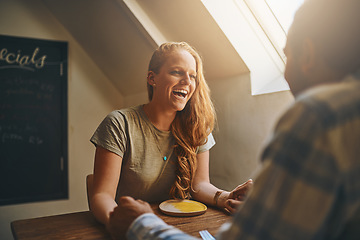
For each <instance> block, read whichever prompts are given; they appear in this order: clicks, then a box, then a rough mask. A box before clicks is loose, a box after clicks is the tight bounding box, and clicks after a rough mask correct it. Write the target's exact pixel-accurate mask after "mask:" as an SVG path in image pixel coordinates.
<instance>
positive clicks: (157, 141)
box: [143, 106, 173, 161]
mask: <svg viewBox="0 0 360 240" xmlns="http://www.w3.org/2000/svg"><path fill="white" fill-rule="evenodd" d="M143 109H144V113H145V116H146V117H147V119H148V120H149V123H150V124H149V128H150V131H151V133H152V135H153V136H154V138H155V141H156V147H157V149H158V151H159V153H160V156H161V159H162V160H164V161H166V160H168V159H169V158H170V157H171V155H172V151H171V152H170V154H165V155H163V154H162V151H161V149H160V142H159V137H158V135H157V134H156V133H155V132H154V129H153V128H155V126H154V125H153V124H152V123H151V121H150V119H149V117H148V115H147V114H146V111H145V106H144V107H143ZM172 145H173V143H172V141H171V142H170V144H169V146H171V147H170V150H171V148H172ZM166 155H169V156H166Z"/></svg>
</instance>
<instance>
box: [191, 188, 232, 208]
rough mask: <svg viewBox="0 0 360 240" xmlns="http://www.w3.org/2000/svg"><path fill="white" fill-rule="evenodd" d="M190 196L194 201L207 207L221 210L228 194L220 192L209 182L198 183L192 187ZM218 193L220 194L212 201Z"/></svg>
mask: <svg viewBox="0 0 360 240" xmlns="http://www.w3.org/2000/svg"><path fill="white" fill-rule="evenodd" d="M193 188H194V189H193V190H194V191H193V192H192V196H193V198H194V199H195V200H197V201H199V202H202V203H205V204H207V205H211V206H216V207H220V208H223V207H225V201H226V200H227V199H228V197H229V194H230V192H227V191H224V190H221V189H219V188H217V187H215V186H214V185H212V184H211V183H209V182H199V183H197V184H196V185H194V186H193ZM218 191H220V192H221V194H219V195H218V196H217V200H216V199H214V197H215V194H216V193H217V192H218Z"/></svg>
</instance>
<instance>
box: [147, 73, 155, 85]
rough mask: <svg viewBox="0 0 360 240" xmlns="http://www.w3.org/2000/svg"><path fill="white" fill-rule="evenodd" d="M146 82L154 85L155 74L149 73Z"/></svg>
mask: <svg viewBox="0 0 360 240" xmlns="http://www.w3.org/2000/svg"><path fill="white" fill-rule="evenodd" d="M147 82H148V83H149V84H150V85H151V86H154V85H155V73H154V72H153V71H149V72H148V74H147Z"/></svg>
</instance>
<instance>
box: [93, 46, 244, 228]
mask: <svg viewBox="0 0 360 240" xmlns="http://www.w3.org/2000/svg"><path fill="white" fill-rule="evenodd" d="M147 88H148V95H149V102H148V103H147V104H144V105H140V106H136V107H132V108H127V109H122V110H117V111H113V112H111V113H110V114H109V115H108V116H107V117H106V118H105V119H104V120H103V121H102V123H101V124H100V125H99V127H98V128H97V130H96V131H95V133H94V135H93V136H92V138H91V142H92V143H93V144H94V145H95V146H96V152H95V164H94V182H93V189H92V190H93V194H92V196H90V206H91V210H92V212H93V214H94V215H95V217H96V218H97V219H98V220H99V221H100V222H102V223H103V224H107V223H108V219H109V214H110V212H112V211H113V209H114V208H115V207H116V205H117V203H116V199H118V198H119V197H120V196H131V197H133V198H136V199H142V200H144V201H148V202H159V201H163V200H166V199H169V198H179V199H188V198H193V199H195V200H198V201H201V202H203V203H206V204H208V205H216V206H218V207H226V208H227V209H229V210H230V211H234V210H235V209H234V208H233V207H232V206H236V205H238V204H240V203H241V200H242V199H241V197H242V196H243V195H244V193H245V192H246V191H247V189H248V188H249V186H251V181H248V182H247V183H245V184H243V185H240V186H238V187H237V188H235V189H234V190H233V191H231V192H227V191H223V190H220V189H218V188H217V187H215V186H214V185H212V184H211V183H210V180H209V150H210V148H212V146H213V145H214V144H215V141H214V138H213V136H212V134H211V132H212V130H213V127H214V122H215V111H214V108H213V105H212V102H211V99H210V96H209V88H208V86H207V83H206V81H205V78H204V75H203V67H202V60H201V58H200V56H199V54H198V53H197V52H196V51H195V50H194V48H193V47H191V46H190V45H188V44H187V43H184V42H180V43H165V44H162V45H161V46H160V47H159V48H158V49H157V50H156V51H155V52H154V53H153V56H152V58H151V60H150V64H149V69H148V74H147Z"/></svg>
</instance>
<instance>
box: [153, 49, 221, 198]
mask: <svg viewBox="0 0 360 240" xmlns="http://www.w3.org/2000/svg"><path fill="white" fill-rule="evenodd" d="M175 50H186V51H188V52H189V53H190V54H191V55H192V56H193V57H194V59H195V61H196V89H195V91H194V93H193V95H192V97H191V98H190V100H189V101H188V102H187V104H186V106H185V108H184V109H183V110H182V111H179V112H177V114H176V117H175V119H174V121H173V122H172V124H171V132H172V134H173V136H174V137H175V140H176V143H175V146H174V154H175V155H176V156H177V165H178V166H177V170H176V180H175V183H174V184H173V186H172V187H171V190H170V197H172V198H181V199H185V198H190V197H191V196H190V193H191V191H192V190H193V189H192V182H193V178H194V173H195V171H196V168H197V162H196V154H197V149H198V147H199V146H201V145H203V144H205V143H206V141H207V137H208V135H209V134H210V133H211V132H212V131H213V129H214V125H215V119H216V115H215V110H214V107H213V104H212V101H211V99H210V89H209V87H208V85H207V83H206V80H205V77H204V73H203V64H202V59H201V57H200V55H199V54H198V52H197V51H196V50H195V49H194V48H193V47H192V46H190V45H189V44H188V43H186V42H169V43H164V44H162V45H161V46H160V47H159V48H158V49H157V50H155V52H154V53H153V55H152V57H151V60H150V63H149V69H148V70H149V71H153V72H154V73H159V71H160V68H161V66H162V65H163V64H164V62H165V61H166V59H167V57H168V55H169V54H170V53H172V52H173V51H175ZM147 89H148V96H149V100H150V101H151V99H152V97H153V87H152V86H151V85H150V84H149V83H148V84H147Z"/></svg>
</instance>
